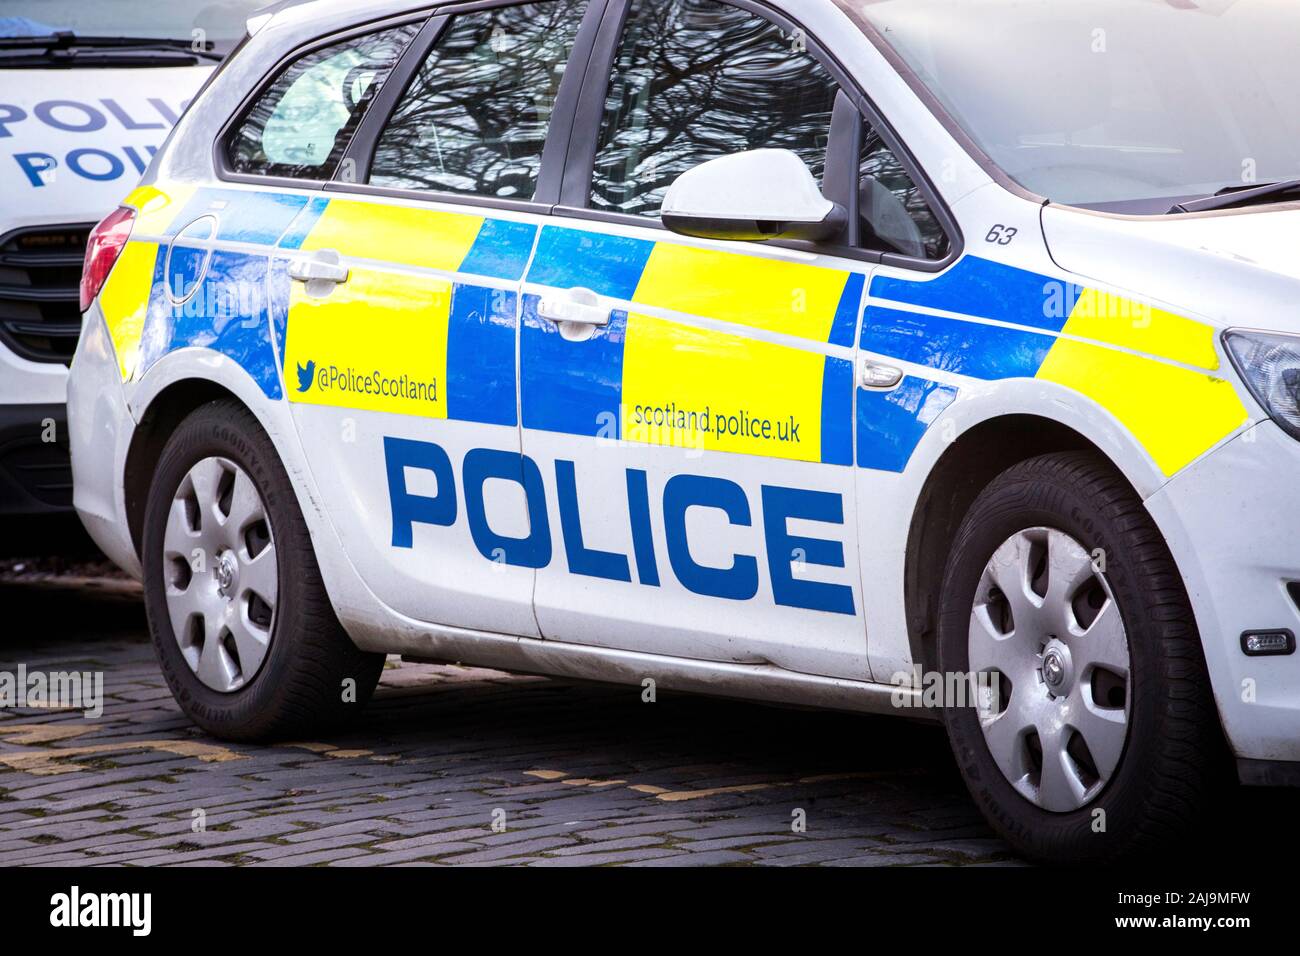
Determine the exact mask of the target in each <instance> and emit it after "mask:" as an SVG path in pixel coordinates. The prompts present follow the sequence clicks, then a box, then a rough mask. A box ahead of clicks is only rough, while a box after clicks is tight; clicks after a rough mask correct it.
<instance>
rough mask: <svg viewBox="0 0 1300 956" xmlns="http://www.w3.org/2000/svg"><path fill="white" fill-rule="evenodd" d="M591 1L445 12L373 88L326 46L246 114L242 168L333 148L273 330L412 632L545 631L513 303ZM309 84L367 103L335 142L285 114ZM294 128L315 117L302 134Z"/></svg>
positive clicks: (293, 252) (360, 536)
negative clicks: (552, 129)
mask: <svg viewBox="0 0 1300 956" xmlns="http://www.w3.org/2000/svg"><path fill="white" fill-rule="evenodd" d="M586 6H587V4H586V3H585V2H572V0H541V2H536V3H529V4H501V5H496V6H485V5H483V4H477V5H474V6H473V7H470V8H469V9H463V10H461V11H460V12H456V13H451V14H447V15H440V16H437V17H435V18H434V19H433V20H431V21H429V22H428V23H427V24H426V25H424V26H423V28H422V29H421V30H420V32H419V34H418V36H416V37H414V38H412V39H411V40H410V43H409V46H408V48H407V52H406V54H405V56H404V57H403V59H402V60H401V61H400V63H399V64H398V65H397V66H396V67H395V68H394V69H393V72H392V75H391V76H390V77H389V78H388V80H387V82H386V83H383V84H382V85H380V84H379V83H378V82H377V75H376V73H375V71H374V69H373V68H374V63H372V62H370V61H367V60H366V59H365V58H364V57H362V58H358V57H355V56H346V55H344V56H342V60H341V62H334V61H338V60H339V59H340V55H341V53H340V48H339V46H338V45H337V44H334V45H332V46H331V45H326V46H324V47H322V48H321V49H320V50H319V51H318V52H317V53H316V54H314V55H315V56H316V57H317V58H318V59H320V60H321V63H322V64H324V65H320V66H314V67H313V65H312V64H310V63H308V64H304V65H303V66H302V67H299V68H291V69H290V70H289V71H287V73H286V74H285V75H284V83H283V84H281V85H282V86H283V87H284V89H283V91H277V89H276V87H275V86H274V85H273V86H272V88H271V89H270V90H268V93H267V94H266V95H267V103H266V105H265V107H263V108H256V107H255V108H254V109H253V110H252V111H251V113H250V114H249V115H250V116H251V117H252V118H253V120H254V121H257V120H258V118H259V117H264V116H267V115H269V116H270V120H269V121H266V123H265V130H264V131H263V132H261V133H259V132H258V131H257V130H256V129H253V130H250V131H249V132H248V134H247V137H250V138H252V139H253V140H255V141H256V140H258V139H259V137H260V141H259V142H255V144H254V145H255V148H254V149H252V150H250V153H251V155H253V156H255V157H265V156H271V157H272V158H275V157H276V156H281V157H283V158H282V160H281V163H282V164H283V166H284V167H285V169H280V168H276V167H272V169H271V172H272V173H273V174H278V175H283V172H284V171H285V170H286V169H287V168H289V167H290V166H291V164H293V163H295V162H301V161H303V160H310V159H313V158H319V157H320V156H322V155H325V154H326V153H327V152H328V153H329V155H330V157H331V158H330V160H329V162H330V163H332V164H333V165H334V170H333V178H332V179H331V180H330V181H329V182H328V183H327V184H326V188H325V189H324V190H323V191H322V192H321V194H320V195H318V196H316V197H315V198H313V199H312V200H311V202H310V204H309V205H308V206H307V207H306V208H305V209H304V210H303V211H302V212H301V213H300V214H299V215H298V217H297V218H296V219H295V220H294V222H293V224H292V225H291V226H290V227H289V228H288V229H287V230H286V231H285V233H284V234H283V236H282V237H281V239H280V241H279V243H278V253H279V254H278V257H277V259H276V261H275V264H274V265H273V267H272V274H271V279H270V282H271V285H272V299H273V301H275V302H285V303H287V307H286V308H285V309H284V310H283V314H282V315H279V316H277V323H276V329H277V337H278V340H279V345H280V349H281V362H282V366H283V375H284V379H285V382H286V397H287V399H288V401H289V402H290V404H291V407H292V410H293V420H294V423H295V426H296V428H297V431H298V435H299V438H300V440H301V444H302V447H303V449H304V451H305V454H306V458H307V461H308V464H309V467H310V468H311V471H312V475H313V477H314V479H315V482H316V485H317V487H318V488H319V491H320V494H321V496H322V499H323V503H324V505H325V507H326V510H327V512H328V514H329V517H330V519H331V521H332V522H333V525H334V528H335V529H336V531H337V533H338V535H339V537H340V539H341V541H342V544H343V547H344V549H345V551H346V553H347V555H348V556H349V558H350V559H351V561H352V562H353V564H354V565H355V567H356V569H357V571H358V572H359V574H360V575H361V577H362V578H363V580H364V581H365V583H366V584H367V586H368V587H370V589H371V590H372V591H373V592H374V593H375V594H376V596H377V597H378V598H379V599H380V600H381V601H382V602H384V603H385V604H386V605H388V606H389V607H390V608H392V609H393V610H395V611H397V612H398V613H400V614H402V615H405V616H407V617H409V618H412V619H414V620H417V621H427V622H433V623H438V624H442V625H450V626H456V627H463V628H472V629H476V630H485V631H497V632H504V633H510V634H519V635H529V636H536V635H537V627H536V622H535V619H534V617H533V611H532V591H533V576H534V568H533V565H532V563H531V562H529V561H527V560H521V559H520V558H521V548H522V546H521V545H520V544H519V542H521V541H524V542H527V541H528V539H529V529H530V526H531V523H532V518H531V514H532V513H536V512H538V511H539V510H540V511H542V512H544V507H543V506H542V505H541V503H540V501H538V500H537V499H536V498H535V497H534V492H535V489H534V487H533V486H532V485H530V484H529V482H528V478H529V476H528V474H527V473H526V470H525V468H524V466H523V459H522V457H521V454H520V438H519V429H518V401H517V391H516V383H517V372H516V336H517V328H518V321H519V313H520V306H519V295H518V293H519V283H520V281H521V279H522V277H523V274H524V269H525V265H526V263H527V261H528V259H529V257H530V255H531V254H532V250H533V246H534V243H535V239H536V235H537V232H538V227H539V222H540V220H541V218H542V214H543V213H544V212H545V211H546V210H547V208H549V205H548V203H546V202H545V201H544V199H543V197H542V195H541V194H540V192H539V188H538V179H539V173H540V169H541V166H542V153H543V150H544V145H545V143H546V141H547V132H548V127H549V121H550V118H551V114H552V112H554V104H555V100H556V96H557V91H558V87H559V85H560V84H561V83H562V79H563V76H564V73H565V64H566V62H567V60H568V58H569V56H570V54H571V52H572V51H573V49H574V43H575V40H576V37H577V35H578V32H579V27H580V25H581V23H582V18H583V11H584V10H585V8H586ZM344 52H345V51H344ZM331 64H332V65H331ZM295 73H296V74H297V75H296V76H295ZM277 82H279V81H277ZM303 83H308V84H310V85H311V88H312V89H316V90H325V91H339V90H340V88H341V92H338V93H334V94H333V95H335V96H336V97H337V98H338V100H339V101H340V102H339V103H338V104H335V110H336V112H337V113H340V115H341V112H342V110H346V109H348V108H349V107H350V104H352V103H357V102H364V101H369V109H368V111H367V112H366V114H365V117H364V119H363V120H361V121H360V122H359V123H353V124H352V129H347V128H344V129H342V130H341V131H340V132H339V133H338V134H333V133H332V132H331V130H329V129H315V128H311V127H314V126H318V125H320V123H321V119H320V117H321V115H322V114H323V113H327V111H326V110H323V109H322V108H321V106H320V104H315V108H313V109H310V110H305V109H302V106H303V104H301V103H294V102H293V101H294V98H295V96H296V95H297V90H298V88H299V87H300V86H301V85H302V84H303ZM304 95H306V94H304ZM285 100H288V101H290V104H291V108H290V109H288V111H287V113H288V115H287V116H286V118H285V121H284V122H283V123H280V122H279V119H278V118H279V117H280V115H281V113H284V112H285V109H284V108H283V102H284V101H285ZM296 115H303V116H307V117H310V121H309V123H307V124H306V126H305V132H300V131H299V130H297V129H295V128H294V126H293V123H292V118H293V116H296ZM268 131H269V132H268ZM270 132H273V133H274V136H275V137H276V138H278V139H277V140H276V141H272V142H269V143H268V139H269V138H270V136H269V133H270ZM243 136H244V134H243V133H240V134H238V135H237V136H236V139H235V143H236V147H237V148H238V146H239V144H241V143H242V142H243V139H241V137H243ZM321 142H327V143H332V144H333V145H332V146H331V147H329V149H328V150H327V149H326V147H322V146H320V145H319V144H320V143H321ZM340 144H342V145H344V147H345V150H344V151H338V147H339V145H340ZM313 150H315V152H314V153H313Z"/></svg>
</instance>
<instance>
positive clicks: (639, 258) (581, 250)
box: [528, 226, 655, 302]
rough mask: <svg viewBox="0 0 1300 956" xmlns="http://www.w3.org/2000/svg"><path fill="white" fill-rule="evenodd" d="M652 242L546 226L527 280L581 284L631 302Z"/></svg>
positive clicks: (566, 285)
mask: <svg viewBox="0 0 1300 956" xmlns="http://www.w3.org/2000/svg"><path fill="white" fill-rule="evenodd" d="M654 245H655V244H654V243H653V242H650V241H648V240H645V239H630V238H628V237H626V236H611V235H606V234H603V233H599V232H585V231H583V230H580V229H565V228H562V227H559V226H547V227H546V228H544V229H543V230H542V237H541V239H540V240H538V243H537V254H536V255H535V256H534V257H533V265H532V268H531V269H529V270H528V281H529V282H536V283H538V284H539V285H549V286H554V287H555V288H557V289H572V288H576V287H582V288H586V289H591V290H592V291H593V292H597V293H599V294H601V295H607V296H611V297H613V298H616V299H623V300H626V301H629V302H630V301H631V300H632V296H633V295H634V294H635V292H636V287H637V285H638V284H639V283H640V282H641V273H642V272H644V271H645V266H646V263H647V262H648V261H649V260H650V252H651V250H653V249H654Z"/></svg>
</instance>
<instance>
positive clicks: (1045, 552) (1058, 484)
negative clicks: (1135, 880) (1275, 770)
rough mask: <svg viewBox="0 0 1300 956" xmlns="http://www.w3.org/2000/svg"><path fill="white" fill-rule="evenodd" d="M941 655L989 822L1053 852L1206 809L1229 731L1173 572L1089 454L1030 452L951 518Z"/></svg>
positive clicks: (1149, 842) (1097, 844)
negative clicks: (958, 694)
mask: <svg viewBox="0 0 1300 956" xmlns="http://www.w3.org/2000/svg"><path fill="white" fill-rule="evenodd" d="M938 664H939V669H940V671H941V672H942V673H943V674H944V675H952V674H961V675H964V676H967V677H968V678H971V679H969V680H968V681H967V682H966V685H968V686H972V687H975V688H978V691H977V692H976V693H975V694H973V695H971V696H972V698H973V699H970V700H966V701H961V702H956V703H954V702H951V701H949V702H947V704H948V706H946V708H945V711H944V722H945V724H946V726H947V729H948V735H949V739H950V741H951V743H952V748H953V752H954V754H955V755H956V758H957V762H958V764H959V766H960V769H961V772H962V776H963V777H964V778H965V781H966V784H967V786H968V788H969V789H970V792H971V794H972V796H973V797H974V798H975V800H976V802H977V803H978V804H979V806H980V808H981V810H982V811H983V812H984V814H985V816H986V817H987V818H988V819H989V821H990V823H991V824H992V825H993V826H994V828H995V829H997V830H998V831H999V833H1001V835H1002V836H1003V837H1004V838H1006V839H1007V840H1008V841H1009V842H1010V843H1011V844H1012V845H1013V846H1014V847H1015V848H1016V849H1017V850H1019V851H1020V852H1022V853H1024V854H1026V855H1028V856H1030V857H1032V858H1034V859H1038V860H1044V861H1052V862H1102V861H1107V862H1110V861H1116V860H1119V859H1124V858H1130V857H1132V856H1133V855H1134V854H1135V853H1138V852H1141V851H1142V850H1144V849H1147V848H1152V847H1154V846H1157V845H1162V846H1167V845H1169V844H1170V843H1171V842H1172V841H1173V840H1174V839H1176V838H1177V837H1178V836H1179V835H1181V834H1183V833H1185V832H1186V831H1187V830H1188V829H1189V827H1191V826H1192V825H1193V824H1194V823H1195V822H1196V821H1197V820H1198V819H1199V818H1200V817H1201V816H1202V815H1203V813H1204V812H1205V808H1206V804H1207V801H1208V800H1209V799H1210V797H1211V795H1212V793H1213V792H1214V790H1215V788H1216V784H1217V783H1218V782H1219V780H1220V779H1221V774H1222V771H1223V767H1222V765H1221V761H1222V757H1223V752H1224V748H1223V742H1222V734H1221V731H1220V729H1219V724H1218V718H1217V712H1216V710H1215V707H1214V700H1213V697H1212V695H1211V693H1210V688H1209V680H1208V677H1207V674H1206V670H1205V662H1204V658H1203V655H1202V652H1201V646H1200V637H1199V635H1198V633H1197V629H1196V623H1195V620H1194V617H1193V615H1192V610H1191V606H1190V604H1189V602H1188V599H1187V595H1186V592H1185V591H1184V589H1183V586H1182V580H1181V578H1180V576H1179V574H1178V569H1177V567H1176V566H1175V564H1174V561H1173V558H1172V556H1171V555H1170V554H1169V551H1168V548H1167V547H1166V546H1165V543H1164V540H1163V539H1162V537H1161V535H1160V533H1159V531H1158V530H1157V528H1156V527H1155V524H1154V522H1152V520H1151V518H1150V516H1149V515H1148V514H1147V511H1146V509H1145V507H1144V506H1143V504H1142V501H1141V499H1140V498H1139V497H1138V496H1137V494H1136V493H1135V492H1134V491H1133V490H1132V488H1131V487H1130V486H1129V485H1128V484H1127V483H1126V482H1125V481H1124V480H1123V478H1122V477H1121V476H1120V475H1118V474H1117V473H1116V472H1115V471H1114V470H1113V469H1111V468H1110V467H1109V466H1108V465H1107V464H1106V463H1105V462H1104V461H1102V460H1101V459H1100V458H1098V457H1097V456H1095V455H1091V454H1087V453H1083V452H1071V453H1061V454H1052V455H1044V456H1042V457H1039V458H1034V459H1031V460H1029V461H1026V462H1023V463H1021V464H1019V465H1016V466H1015V467H1013V468H1011V469H1009V470H1008V471H1006V472H1004V473H1003V474H1002V475H1000V476H999V477H998V478H996V479H995V480H994V481H993V482H992V483H991V484H990V485H989V486H988V487H987V488H986V489H985V490H984V491H983V492H982V493H981V494H980V496H979V497H978V498H977V499H976V501H975V503H974V505H973V506H972V507H971V510H970V512H969V513H968V514H967V516H966V518H965V520H964V521H963V523H962V525H961V528H960V529H959V531H958V533H957V537H956V541H955V544H954V548H953V551H952V553H951V556H950V558H949V561H948V566H947V571H946V574H945V578H944V587H943V595H942V598H941V602H940V613H939V629H938Z"/></svg>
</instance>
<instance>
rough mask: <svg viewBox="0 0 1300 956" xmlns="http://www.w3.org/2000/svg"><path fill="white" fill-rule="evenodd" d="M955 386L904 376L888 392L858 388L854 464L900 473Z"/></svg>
mask: <svg viewBox="0 0 1300 956" xmlns="http://www.w3.org/2000/svg"><path fill="white" fill-rule="evenodd" d="M956 398H957V389H956V388H953V387H952V386H951V385H940V384H939V383H938V382H931V381H929V380H928V379H923V378H915V377H913V376H910V375H909V376H908V377H907V378H905V379H903V383H902V384H901V385H899V386H898V388H896V389H894V390H893V391H892V392H873V391H869V390H867V389H859V391H858V467H860V468H871V469H874V470H876V471H893V472H901V471H903V470H904V469H905V468H906V467H907V463H908V461H909V460H911V457H912V452H914V451H915V450H916V446H917V445H919V444H920V443H921V439H922V438H923V437H924V436H925V433H926V431H927V430H928V429H929V427H930V425H931V424H932V423H933V422H934V420H935V419H936V418H938V417H939V415H940V413H941V412H943V410H944V409H946V408H947V407H948V406H949V405H951V404H952V403H953V401H955V400H956Z"/></svg>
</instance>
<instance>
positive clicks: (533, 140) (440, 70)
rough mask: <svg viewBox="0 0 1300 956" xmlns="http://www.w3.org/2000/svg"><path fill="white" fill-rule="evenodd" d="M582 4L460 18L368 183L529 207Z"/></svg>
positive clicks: (419, 78)
mask: <svg viewBox="0 0 1300 956" xmlns="http://www.w3.org/2000/svg"><path fill="white" fill-rule="evenodd" d="M586 6H587V0H548V2H544V3H526V4H522V5H520V6H513V7H496V8H493V9H487V10H477V11H474V12H471V13H462V14H458V15H456V16H455V17H453V18H452V21H451V23H450V25H449V26H448V27H447V29H446V31H445V32H444V34H443V35H442V37H441V38H439V40H438V42H437V44H436V45H435V46H434V48H433V50H432V51H431V52H430V54H429V56H428V59H426V60H425V62H424V64H423V65H422V66H421V67H420V70H419V72H418V74H417V75H416V77H415V79H414V80H413V81H412V83H411V86H410V88H409V89H408V90H407V91H406V93H405V95H404V96H403V97H402V99H401V101H400V102H399V104H398V106H397V109H396V111H395V112H394V114H393V117H392V119H391V121H390V122H389V124H388V126H387V127H386V128H385V129H384V131H383V132H382V133H381V134H380V137H379V142H378V145H377V147H376V150H375V156H374V160H373V162H372V163H371V167H370V183H371V185H375V186H387V187H390V188H399V189H430V190H441V191H445V192H455V193H474V194H476V195H480V196H497V197H507V198H511V199H532V198H533V194H534V193H535V192H536V190H537V175H538V171H539V170H540V168H541V165H542V148H543V146H544V145H545V143H546V132H547V129H548V128H549V126H550V122H551V113H552V111H553V110H554V108H555V96H556V93H557V91H558V90H559V87H560V79H561V77H562V76H563V75H564V67H565V64H566V63H567V62H568V59H569V53H570V51H571V50H572V48H573V41H574V38H575V37H576V36H577V33H578V26H579V24H580V23H581V22H582V14H583V11H584V9H585V8H586Z"/></svg>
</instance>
